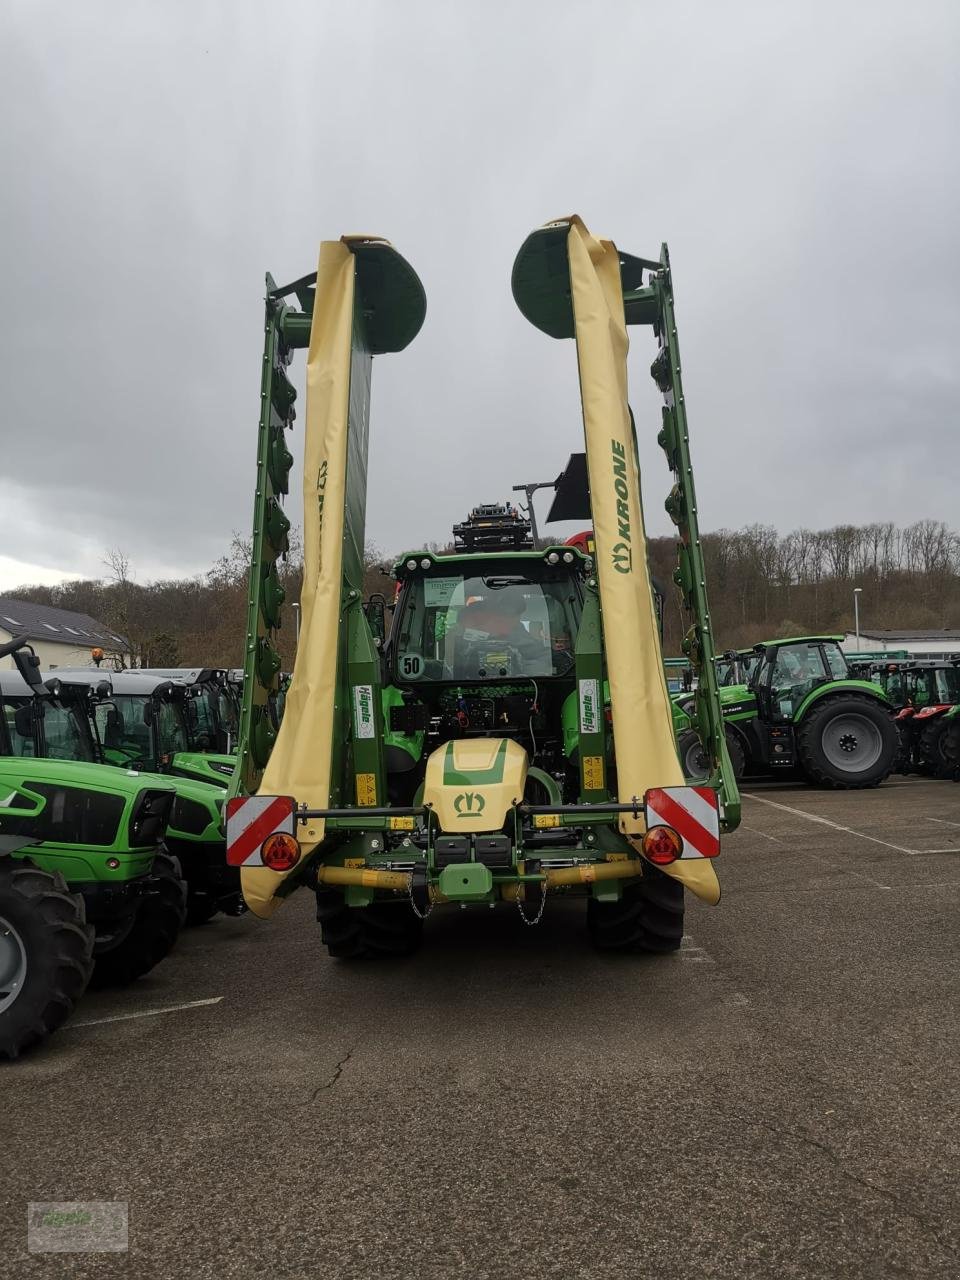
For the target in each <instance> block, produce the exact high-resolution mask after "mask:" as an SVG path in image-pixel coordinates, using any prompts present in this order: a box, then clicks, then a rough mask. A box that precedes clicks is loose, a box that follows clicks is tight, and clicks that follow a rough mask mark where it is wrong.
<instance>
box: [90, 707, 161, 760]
mask: <svg viewBox="0 0 960 1280" xmlns="http://www.w3.org/2000/svg"><path fill="white" fill-rule="evenodd" d="M149 707H150V699H149V698H147V697H134V696H132V695H130V694H127V695H126V696H124V697H117V698H115V699H114V700H113V701H112V702H100V703H98V704H97V707H96V711H95V718H96V722H97V733H98V734H99V736H100V741H101V742H102V743H103V754H104V757H105V759H106V761H107V763H108V764H127V763H132V762H133V761H135V760H140V761H148V760H151V759H152V758H153V743H152V740H151V734H150V725H149V723H148V717H149V714H150V711H149Z"/></svg>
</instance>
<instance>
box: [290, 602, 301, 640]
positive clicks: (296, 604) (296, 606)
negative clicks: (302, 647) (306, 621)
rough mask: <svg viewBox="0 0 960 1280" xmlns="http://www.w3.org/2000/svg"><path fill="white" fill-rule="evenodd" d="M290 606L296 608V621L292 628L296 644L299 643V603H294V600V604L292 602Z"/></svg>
mask: <svg viewBox="0 0 960 1280" xmlns="http://www.w3.org/2000/svg"><path fill="white" fill-rule="evenodd" d="M290 608H291V609H295V610H296V614H295V617H296V619H297V621H296V626H295V629H294V639H295V641H296V643H297V644H299V643H300V605H299V604H298V603H296V602H295V603H294V604H292V605H291V606H290Z"/></svg>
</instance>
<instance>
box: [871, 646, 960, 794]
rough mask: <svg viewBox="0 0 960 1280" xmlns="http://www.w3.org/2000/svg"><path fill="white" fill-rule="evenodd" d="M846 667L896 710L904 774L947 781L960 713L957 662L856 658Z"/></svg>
mask: <svg viewBox="0 0 960 1280" xmlns="http://www.w3.org/2000/svg"><path fill="white" fill-rule="evenodd" d="M851 667H852V668H853V669H854V670H855V671H857V673H858V674H860V675H861V676H862V677H863V679H868V680H872V681H873V682H874V683H875V684H878V685H879V686H880V688H881V689H883V692H884V695H885V696H886V698H887V701H888V702H889V703H890V705H891V706H892V707H893V708H894V709H895V711H896V725H897V729H898V730H899V733H900V766H901V768H902V769H903V771H904V772H905V773H910V772H916V773H924V774H928V775H931V776H933V777H937V778H942V777H952V776H953V775H954V774H955V772H956V764H957V760H956V755H955V749H954V745H953V739H954V728H955V725H956V724H957V713H958V711H960V658H956V659H954V660H953V661H950V662H944V661H943V660H942V659H933V658H930V659H922V658H911V659H908V660H906V661H904V660H899V661H897V660H891V659H889V658H887V659H885V660H883V661H880V662H876V661H874V662H863V661H861V660H859V658H858V659H857V660H855V661H854V662H851Z"/></svg>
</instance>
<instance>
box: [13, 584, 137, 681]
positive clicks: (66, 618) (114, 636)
mask: <svg viewBox="0 0 960 1280" xmlns="http://www.w3.org/2000/svg"><path fill="white" fill-rule="evenodd" d="M20 636H23V637H25V638H26V639H27V640H29V641H30V643H31V644H32V645H33V647H34V649H35V650H36V652H37V655H38V657H39V658H40V665H41V667H43V668H44V670H48V671H53V670H55V669H56V668H57V667H86V666H92V665H93V658H92V656H91V651H92V650H93V649H102V650H103V651H104V653H110V654H114V653H119V654H122V655H124V657H125V658H126V660H127V662H129V655H128V651H129V648H130V646H129V644H128V643H127V640H126V638H125V637H124V636H121V635H118V633H117V632H116V631H113V630H111V628H110V627H108V626H106V625H105V624H104V623H102V622H98V621H97V619H96V618H91V617H90V615H89V614H86V613H73V612H72V611H71V610H70V609H56V608H54V607H53V606H52V605H47V604H31V603H30V601H28V600H13V599H10V598H9V597H8V596H0V644H6V642H7V641H8V640H12V639H14V637H20ZM13 665H14V664H13V658H12V657H6V658H0V667H3V668H4V669H9V668H11V667H13Z"/></svg>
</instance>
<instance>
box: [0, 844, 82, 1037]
mask: <svg viewBox="0 0 960 1280" xmlns="http://www.w3.org/2000/svg"><path fill="white" fill-rule="evenodd" d="M92 970H93V929H92V928H91V927H90V925H88V924H87V920H86V914H85V911H84V903H83V899H82V898H81V897H80V895H79V894H76V893H71V892H70V890H69V889H68V888H67V883H66V881H65V880H64V878H63V876H62V875H60V873H59V872H58V871H53V872H51V871H43V870H41V869H40V867H38V866H36V864H35V863H33V862H31V861H30V860H29V859H28V858H23V859H20V858H0V1058H16V1057H18V1056H19V1055H20V1054H21V1053H22V1052H23V1050H24V1049H29V1048H30V1046H31V1045H34V1044H37V1043H38V1042H39V1041H41V1040H44V1039H46V1037H47V1036H49V1035H50V1034H51V1033H52V1032H54V1031H56V1029H57V1028H58V1027H59V1026H61V1025H62V1023H64V1022H66V1020H67V1018H69V1017H70V1014H71V1013H72V1012H73V1007H74V1005H75V1004H76V1003H77V1001H78V1000H79V999H80V997H81V996H82V995H83V993H84V991H85V989H86V986H87V983H88V982H89V981H90V974H91V971H92Z"/></svg>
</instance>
